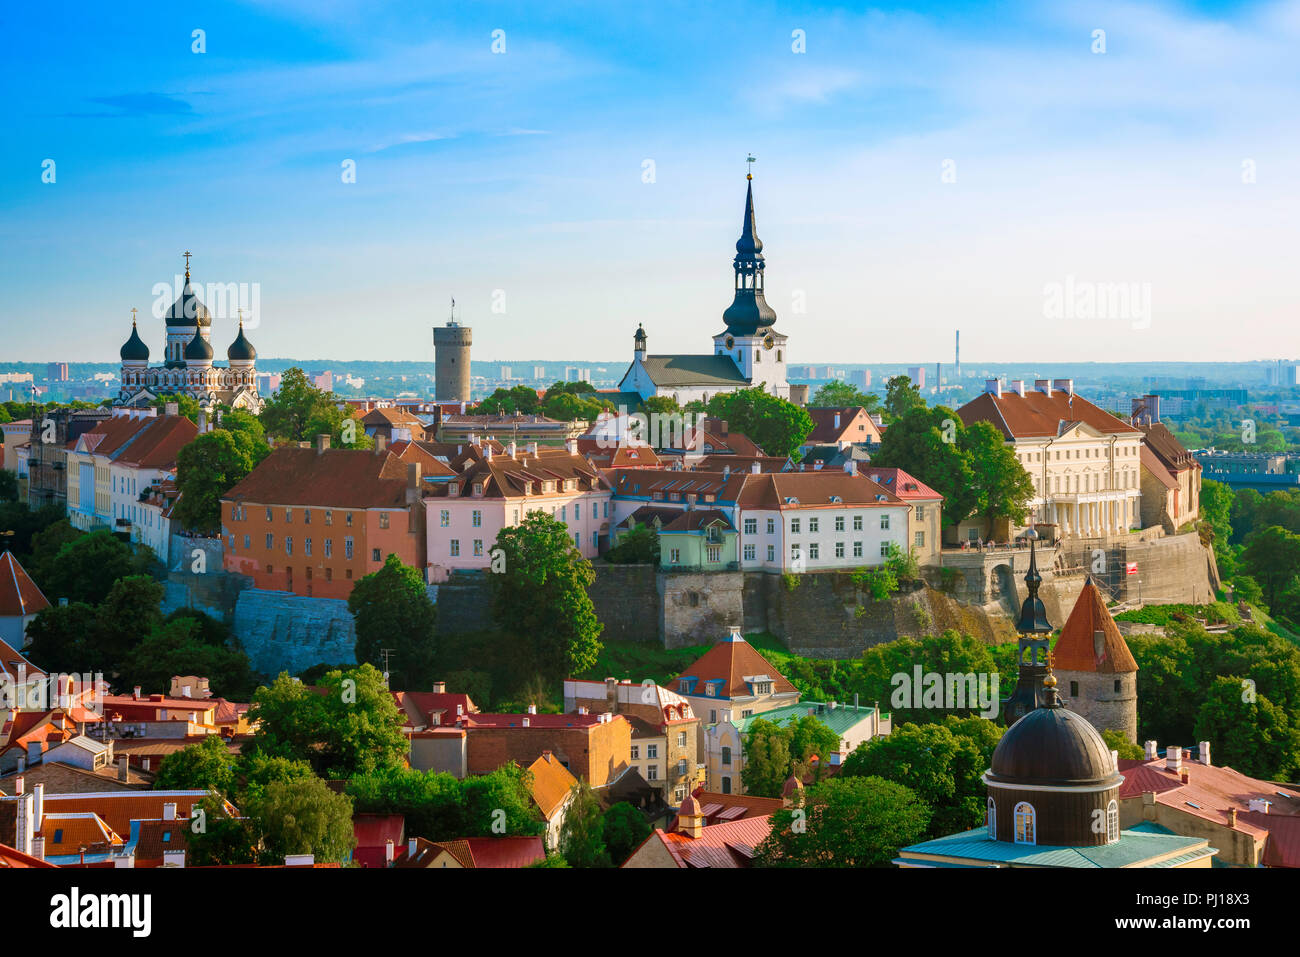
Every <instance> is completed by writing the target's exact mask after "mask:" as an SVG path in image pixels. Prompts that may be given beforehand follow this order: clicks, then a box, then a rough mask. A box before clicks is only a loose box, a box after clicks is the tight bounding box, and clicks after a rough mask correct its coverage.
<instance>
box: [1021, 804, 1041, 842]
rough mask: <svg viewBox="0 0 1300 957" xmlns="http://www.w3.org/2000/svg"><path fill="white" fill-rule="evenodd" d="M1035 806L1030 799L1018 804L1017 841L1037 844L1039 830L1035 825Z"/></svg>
mask: <svg viewBox="0 0 1300 957" xmlns="http://www.w3.org/2000/svg"><path fill="white" fill-rule="evenodd" d="M1034 816H1035V815H1034V806H1033V805H1032V804H1030V803H1029V802H1028V801H1021V802H1020V803H1019V804H1017V805H1016V843H1017V844H1037V843H1038V831H1037V828H1036V827H1035V826H1034V824H1035V821H1034Z"/></svg>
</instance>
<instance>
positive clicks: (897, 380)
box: [885, 375, 925, 422]
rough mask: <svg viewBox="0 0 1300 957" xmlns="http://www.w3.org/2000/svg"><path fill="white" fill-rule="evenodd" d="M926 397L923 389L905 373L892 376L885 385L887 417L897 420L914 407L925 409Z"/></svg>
mask: <svg viewBox="0 0 1300 957" xmlns="http://www.w3.org/2000/svg"><path fill="white" fill-rule="evenodd" d="M924 408H925V399H923V398H921V390H920V389H919V388H917V387H916V386H914V385H913V384H912V380H911V379H910V378H909V377H908V376H905V375H896V376H891V377H890V380H889V383H888V384H887V385H886V386H885V418H886V419H887V420H888V421H890V422H896V421H898V420H899V419H901V418H903V417H904V416H906V415H907V413H909V412H911V411H912V410H913V409H924Z"/></svg>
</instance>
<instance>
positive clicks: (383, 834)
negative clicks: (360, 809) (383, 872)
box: [352, 814, 406, 867]
mask: <svg viewBox="0 0 1300 957" xmlns="http://www.w3.org/2000/svg"><path fill="white" fill-rule="evenodd" d="M352 835H353V837H355V838H356V841H357V844H356V847H355V848H353V850H352V860H353V861H354V862H355V863H357V864H360V865H361V866H362V867H387V866H388V853H387V852H388V842H389V841H392V842H393V854H394V856H396V854H397V853H398V852H399V851H400V850H401V849H402V847H403V845H404V844H405V843H406V836H405V835H406V818H405V817H404V816H403V815H401V814H354V815H352Z"/></svg>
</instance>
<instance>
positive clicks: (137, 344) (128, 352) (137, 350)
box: [119, 322, 149, 362]
mask: <svg viewBox="0 0 1300 957" xmlns="http://www.w3.org/2000/svg"><path fill="white" fill-rule="evenodd" d="M119 355H120V356H121V357H122V361H123V362H148V361H149V347H148V346H147V345H145V344H144V340H143V339H141V338H140V333H139V332H138V331H137V330H136V328H135V323H134V322H133V323H131V338H130V339H128V340H126V343H125V344H124V345H123V346H122V350H121V352H120V353H119Z"/></svg>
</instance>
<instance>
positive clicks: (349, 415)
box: [232, 368, 374, 449]
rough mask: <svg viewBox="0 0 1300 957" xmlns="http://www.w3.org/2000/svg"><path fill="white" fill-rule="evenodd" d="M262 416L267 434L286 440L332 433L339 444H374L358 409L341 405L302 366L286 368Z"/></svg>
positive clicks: (311, 438)
mask: <svg viewBox="0 0 1300 957" xmlns="http://www.w3.org/2000/svg"><path fill="white" fill-rule="evenodd" d="M232 414H233V413H232ZM259 418H260V421H261V424H262V427H263V428H264V429H265V430H266V434H267V435H269V436H271V437H273V438H276V439H279V440H280V441H282V442H311V441H315V439H316V436H318V435H324V434H328V435H329V436H330V440H331V441H330V444H331V447H335V448H357V449H368V448H371V447H373V444H374V443H373V441H372V440H371V439H370V437H369V436H367V435H366V434H365V429H364V428H362V425H361V421H360V419H359V418H358V417H357V415H356V412H355V410H354V409H352V408H351V407H347V408H343V407H341V406H340V404H339V402H338V400H337V399H336V398H335V396H334V395H333V393H330V392H325V391H322V390H321V389H318V388H316V386H314V385H313V384H312V382H311V380H310V379H309V378H307V373H305V372H303V371H302V369H299V368H293V369H286V370H285V372H284V374H283V375H282V376H281V377H280V387H279V388H278V389H276V390H275V395H273V396H271V398H270V399H268V400H267V401H266V404H265V405H264V406H263V407H262V413H261V416H260V417H259ZM349 422H350V423H351V425H350V426H349V427H348V428H347V433H348V434H344V427H345V426H346V425H347V424H348V423H349Z"/></svg>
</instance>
